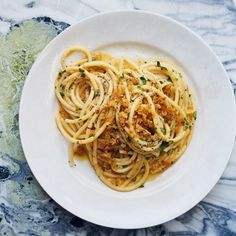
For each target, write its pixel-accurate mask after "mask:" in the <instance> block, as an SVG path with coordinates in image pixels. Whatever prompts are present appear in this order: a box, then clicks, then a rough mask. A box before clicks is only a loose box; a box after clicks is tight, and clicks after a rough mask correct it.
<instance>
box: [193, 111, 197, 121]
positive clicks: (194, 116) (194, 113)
mask: <svg viewBox="0 0 236 236" xmlns="http://www.w3.org/2000/svg"><path fill="white" fill-rule="evenodd" d="M193 119H194V120H196V119H197V111H195V112H193Z"/></svg>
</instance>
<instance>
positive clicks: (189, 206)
mask: <svg viewBox="0 0 236 236" xmlns="http://www.w3.org/2000/svg"><path fill="white" fill-rule="evenodd" d="M114 13H136V14H139V13H144V14H149V15H153V16H157V17H159V18H162V19H165V20H167V21H170V22H171V23H174V24H177V25H178V26H179V27H181V28H184V29H185V30H186V31H188V33H190V34H192V35H193V36H194V37H196V38H197V39H198V40H199V41H201V43H202V44H203V45H204V46H205V48H206V49H207V50H208V53H211V54H212V56H214V58H215V59H216V61H217V63H218V65H219V67H220V69H221V71H222V72H223V73H224V75H225V78H227V80H226V81H225V82H226V84H227V86H228V88H229V90H230V95H229V96H231V101H232V104H233V105H234V107H232V108H231V109H232V116H233V118H234V119H235V118H236V106H235V104H236V102H235V99H234V98H235V97H234V93H233V88H232V85H231V83H230V79H229V76H228V74H227V72H226V70H225V68H224V66H223V65H222V63H221V61H220V59H219V57H218V56H217V55H216V53H215V52H214V51H213V50H212V49H211V48H210V47H209V45H208V44H207V43H206V42H205V41H204V40H203V39H202V38H201V37H200V36H199V35H197V34H196V33H195V32H194V31H192V30H191V29H190V28H188V27H187V26H185V25H184V24H182V23H180V22H178V21H176V20H175V19H173V18H170V17H168V16H165V15H162V14H159V13H155V12H150V11H146V10H116V11H107V12H102V13H98V14H93V15H91V16H88V17H86V18H83V19H81V20H80V21H78V22H77V23H75V24H73V25H71V26H69V27H68V28H66V29H65V30H64V31H62V32H61V33H60V34H59V35H57V36H56V37H55V38H54V39H52V40H51V41H50V42H49V43H48V44H47V46H46V47H45V48H44V49H43V50H42V51H41V52H40V53H39V54H38V56H37V58H36V60H35V62H34V63H33V65H32V67H31V69H30V71H29V73H28V75H27V78H26V80H25V82H24V85H23V89H22V93H21V99H20V105H19V132H20V140H21V145H22V149H23V152H24V156H25V158H26V161H27V163H28V165H29V167H30V169H31V171H32V174H33V175H34V177H35V178H36V180H37V182H38V183H39V185H40V186H41V187H42V188H43V189H44V191H45V192H46V193H47V194H48V195H49V196H50V198H52V199H53V200H54V201H55V202H56V203H57V204H59V205H60V206H61V207H62V208H64V209H65V210H67V211H69V212H70V213H72V214H73V215H75V216H77V217H80V218H82V219H84V220H86V221H89V222H92V223H94V224H99V225H101V226H106V227H113V228H119V229H138V228H146V227H151V226H154V225H157V224H156V223H154V221H152V222H151V221H150V223H149V224H145V225H141V224H140V225H136V226H131V227H130V225H129V223H127V224H126V225H125V226H121V225H120V224H119V223H116V224H114V223H112V224H106V223H102V220H100V219H99V220H98V218H96V217H84V216H80V215H78V214H76V213H75V211H74V210H73V209H71V208H70V207H68V206H64V205H63V203H62V201H59V200H58V198H56V197H55V196H53V194H52V193H51V192H50V189H48V187H47V186H46V187H45V186H43V185H42V184H41V183H40V176H38V175H37V176H36V175H35V172H34V171H33V170H34V168H33V167H32V164H31V162H30V158H29V157H27V155H26V154H25V147H24V146H26V144H25V143H24V140H23V139H22V132H23V131H22V129H23V128H22V123H23V120H22V119H23V118H22V109H23V108H22V107H23V101H24V96H25V95H24V94H25V90H26V87H27V84H28V83H29V77H31V74H32V73H33V71H34V69H35V68H36V67H37V64H38V63H39V62H40V60H41V57H42V55H43V54H44V53H45V52H46V51H47V50H48V48H49V47H50V46H51V45H52V44H53V43H54V42H55V41H56V40H58V38H60V37H63V36H64V34H66V32H67V31H68V30H71V29H73V28H76V27H77V25H79V24H80V23H82V22H84V21H87V20H90V19H93V18H96V17H100V16H103V15H110V14H114ZM231 126H232V124H231ZM231 135H232V136H233V137H234V138H232V141H231V143H229V144H228V146H229V149H228V150H230V151H228V152H229V154H228V156H227V158H224V165H223V166H222V168H221V171H218V173H219V174H218V175H217V178H216V180H215V181H214V182H215V183H214V184H213V185H212V186H211V187H210V188H209V190H208V191H206V192H202V193H201V195H200V196H199V197H198V200H192V201H191V204H186V206H185V208H184V209H183V208H182V209H181V210H180V211H178V214H176V215H175V216H172V217H169V218H168V219H164V220H163V221H162V222H158V225H159V224H162V223H165V222H167V221H169V220H172V219H174V218H176V217H178V216H180V215H182V214H184V213H186V212H187V211H188V210H190V209H192V208H193V207H194V206H196V205H197V204H198V203H199V202H200V201H202V199H203V198H204V197H206V195H207V194H208V193H209V192H210V191H211V190H212V189H213V187H214V186H215V184H216V183H217V182H218V180H219V179H220V177H221V176H222V174H223V172H224V170H225V168H226V166H227V164H228V162H229V159H230V157H231V153H232V150H233V147H234V140H235V135H236V124H235V123H234V124H233V126H232V134H231Z"/></svg>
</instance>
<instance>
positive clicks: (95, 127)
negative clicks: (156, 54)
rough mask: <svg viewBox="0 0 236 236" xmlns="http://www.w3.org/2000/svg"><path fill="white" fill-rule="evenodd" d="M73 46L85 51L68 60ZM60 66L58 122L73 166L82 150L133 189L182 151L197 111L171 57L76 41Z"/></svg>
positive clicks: (113, 183)
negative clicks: (119, 52)
mask: <svg viewBox="0 0 236 236" xmlns="http://www.w3.org/2000/svg"><path fill="white" fill-rule="evenodd" d="M76 52H80V53H82V54H83V58H82V59H80V60H78V61H77V62H75V63H73V64H68V63H67V62H66V61H67V58H68V56H70V55H71V54H72V53H76ZM61 67H62V69H61V71H60V72H59V74H58V77H57V79H56V82H55V93H56V97H57V99H58V103H59V112H58V114H57V116H56V123H57V126H58V128H59V130H60V131H61V133H62V134H63V136H64V137H65V138H66V139H67V140H68V141H69V143H70V164H71V166H73V165H74V155H75V153H78V154H80V153H81V152H83V151H84V152H86V154H87V156H88V159H89V161H90V163H91V165H92V166H93V168H94V170H95V171H96V173H97V175H98V176H99V178H100V179H101V180H102V181H103V182H104V183H105V184H106V185H107V186H109V187H111V188H112V189H115V190H118V191H131V190H134V189H136V188H138V187H141V186H143V184H144V183H145V181H146V180H147V179H148V177H149V176H151V175H155V174H158V173H161V172H163V171H164V170H166V169H167V168H168V167H169V166H171V165H172V164H173V163H174V162H175V161H176V160H178V158H179V157H180V156H181V154H182V153H183V152H184V150H185V149H186V147H187V144H188V143H189V140H190V138H191V135H192V130H193V126H194V123H195V120H196V114H197V113H196V109H195V105H194V100H193V96H192V93H191V92H190V90H189V88H188V86H187V85H186V83H185V80H184V78H183V76H182V74H181V73H180V72H179V71H178V69H177V68H176V67H175V65H173V64H172V63H170V62H169V61H164V60H157V59H148V60H142V59H139V60H136V61H132V60H130V59H128V58H120V59H116V58H114V57H112V56H111V55H108V54H106V53H102V52H92V53H91V52H89V51H88V50H86V49H84V48H80V47H74V48H70V49H69V50H67V51H66V52H65V54H64V55H63V56H62V59H61Z"/></svg>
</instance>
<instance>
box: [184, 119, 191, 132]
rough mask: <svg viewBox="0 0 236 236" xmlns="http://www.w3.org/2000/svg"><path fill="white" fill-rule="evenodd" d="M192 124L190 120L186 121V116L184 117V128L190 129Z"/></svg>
mask: <svg viewBox="0 0 236 236" xmlns="http://www.w3.org/2000/svg"><path fill="white" fill-rule="evenodd" d="M191 127H192V125H191V124H190V122H189V121H188V119H187V118H184V130H186V129H191Z"/></svg>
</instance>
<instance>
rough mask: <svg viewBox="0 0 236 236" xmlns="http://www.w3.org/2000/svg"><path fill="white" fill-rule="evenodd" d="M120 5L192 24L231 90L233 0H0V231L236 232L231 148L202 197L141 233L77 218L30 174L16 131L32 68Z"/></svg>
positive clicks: (235, 162)
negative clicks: (69, 32)
mask: <svg viewBox="0 0 236 236" xmlns="http://www.w3.org/2000/svg"><path fill="white" fill-rule="evenodd" d="M118 9H135V10H140V9H144V10H149V11H153V12H158V13H161V14H164V15H166V16H169V17H171V18H174V19H176V20H178V21H180V22H182V23H183V24H184V25H186V26H188V27H189V28H191V29H192V30H193V31H194V32H196V33H197V34H198V35H200V36H201V37H202V38H203V39H204V40H205V41H206V42H207V43H208V44H209V45H210V47H211V48H212V49H213V50H214V51H215V53H216V54H217V55H218V56H219V58H220V60H221V62H222V63H223V65H224V67H225V69H226V71H227V73H228V75H229V78H230V81H231V84H232V87H233V89H234V92H235V91H236V7H235V5H234V2H233V0H198V1H195V0H166V1H164V0H162V1H161V0H160V1H159V0H156V1H155V0H127V1H126V0H111V1H109V0H100V1H98V0H97V1H96V0H71V1H62V0H53V1H46V0H37V1H30V0H28V1H27V0H20V1H17V0H14V1H13V0H12V1H7V0H5V1H4V0H2V1H0V235H10V236H11V235H42V236H47V235H136V234H137V235H236V145H235V147H234V150H233V152H232V155H231V158H230V161H229V163H228V166H227V168H226V170H225V172H224V174H223V176H222V177H221V179H220V180H219V181H218V183H217V184H216V185H215V187H214V188H213V189H212V191H211V192H210V193H209V194H208V196H207V197H206V198H205V199H203V201H201V202H200V203H199V204H198V205H197V206H195V207H194V208H193V209H191V210H190V211H189V212H187V213H185V214H184V215H182V216H180V217H178V218H176V219H174V220H172V221H170V222H167V223H165V224H163V225H158V226H154V227H151V228H146V229H139V230H118V229H111V228H105V227H102V226H97V225H94V224H92V223H90V222H86V221H84V220H82V219H80V218H78V217H75V216H74V215H72V214H70V213H69V212H67V211H65V210H64V209H63V208H62V207H60V206H59V205H58V204H56V203H55V202H54V201H53V200H52V199H50V197H49V196H48V195H47V194H46V193H45V192H44V191H43V189H42V188H41V187H40V186H39V184H38V183H37V182H36V180H35V178H34V176H33V174H32V173H31V171H30V169H29V167H28V165H27V162H26V160H25V157H24V155H23V151H22V148H21V143H20V138H19V130H18V108H19V101H20V95H21V90H22V86H23V84H24V81H25V78H26V76H27V74H28V72H29V70H30V68H31V65H32V64H33V62H34V60H35V59H36V57H37V54H38V53H39V52H40V51H41V50H42V49H43V48H44V47H45V46H46V45H47V44H48V42H49V41H50V40H52V39H53V38H54V37H55V36H56V35H58V34H60V33H61V32H62V31H63V30H65V29H66V28H67V27H68V26H70V25H73V24H75V23H76V22H78V21H79V20H81V19H83V18H84V17H87V16H89V15H93V14H96V13H99V12H105V11H111V10H118ZM199 60H201V58H199ZM203 79H204V78H203ZM232 109H233V108H232ZM216 135H217V134H216ZM209 154H210V153H209ZM157 214H158V212H157ZM140 217H142V216H140ZM153 217H155V216H153Z"/></svg>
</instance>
